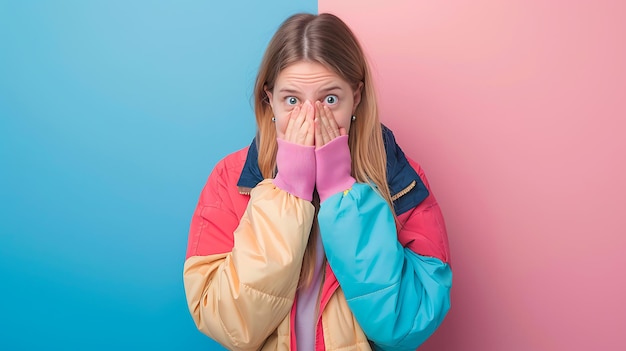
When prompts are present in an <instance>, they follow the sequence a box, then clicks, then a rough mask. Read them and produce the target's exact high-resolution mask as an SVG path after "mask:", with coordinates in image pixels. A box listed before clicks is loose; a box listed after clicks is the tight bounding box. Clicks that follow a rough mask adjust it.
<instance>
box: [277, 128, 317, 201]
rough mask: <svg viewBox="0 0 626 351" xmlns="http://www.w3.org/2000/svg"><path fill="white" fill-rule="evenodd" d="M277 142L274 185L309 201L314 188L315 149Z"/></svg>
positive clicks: (286, 142)
mask: <svg viewBox="0 0 626 351" xmlns="http://www.w3.org/2000/svg"><path fill="white" fill-rule="evenodd" d="M277 140H278V151H277V153H276V166H277V168H278V173H277V174H276V178H274V181H273V183H274V185H276V186H277V187H279V188H280V189H282V190H284V191H286V192H288V193H289V194H291V195H294V196H297V197H299V198H301V199H304V200H307V201H311V200H312V199H313V188H314V187H315V169H316V165H315V147H314V146H304V145H300V144H294V143H290V142H288V141H285V140H282V139H277Z"/></svg>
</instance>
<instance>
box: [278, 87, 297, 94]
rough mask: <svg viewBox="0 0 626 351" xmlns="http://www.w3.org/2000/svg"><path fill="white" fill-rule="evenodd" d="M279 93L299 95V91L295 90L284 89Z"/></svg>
mask: <svg viewBox="0 0 626 351" xmlns="http://www.w3.org/2000/svg"><path fill="white" fill-rule="evenodd" d="M278 93H288V94H298V93H299V91H298V90H295V89H289V88H282V89H280V90H279V91H278Z"/></svg>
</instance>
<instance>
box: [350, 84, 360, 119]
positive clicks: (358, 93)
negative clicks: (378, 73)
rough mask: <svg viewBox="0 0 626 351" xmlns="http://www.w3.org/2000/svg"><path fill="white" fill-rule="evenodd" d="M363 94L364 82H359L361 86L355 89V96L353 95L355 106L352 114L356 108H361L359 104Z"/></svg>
mask: <svg viewBox="0 0 626 351" xmlns="http://www.w3.org/2000/svg"><path fill="white" fill-rule="evenodd" d="M362 92H363V82H359V85H358V86H357V87H356V89H354V93H353V94H354V95H353V100H354V106H353V107H352V113H354V112H355V111H356V108H357V107H358V106H359V103H360V102H361V93H362Z"/></svg>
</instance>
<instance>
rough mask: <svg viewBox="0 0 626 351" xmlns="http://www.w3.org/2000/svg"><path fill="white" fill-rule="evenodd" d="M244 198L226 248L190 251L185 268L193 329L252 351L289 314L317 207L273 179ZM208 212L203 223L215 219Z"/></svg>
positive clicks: (211, 223) (228, 345) (215, 221)
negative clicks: (192, 253)
mask: <svg viewBox="0 0 626 351" xmlns="http://www.w3.org/2000/svg"><path fill="white" fill-rule="evenodd" d="M250 196H251V198H250V201H249V203H248V206H247V208H246V211H245V212H244V214H243V217H242V218H241V220H240V222H239V226H238V227H237V228H236V229H235V231H234V233H233V239H234V245H233V248H232V251H230V252H226V253H219V254H212V255H208V256H190V257H188V258H187V260H186V261H185V265H184V272H183V277H184V284H185V293H186V296H187V303H188V305H189V310H190V312H191V315H192V317H193V319H194V321H195V323H196V325H197V327H198V329H199V330H200V331H202V332H203V333H205V334H207V335H208V336H210V337H211V338H213V339H214V340H216V341H217V342H219V343H220V344H222V345H223V346H224V347H226V348H228V349H230V350H257V349H258V348H259V347H261V345H262V344H263V342H264V341H265V340H266V338H267V337H268V336H269V335H270V334H272V332H273V331H274V330H275V329H276V328H277V326H278V325H279V324H280V322H281V321H283V320H284V319H285V317H286V316H287V315H288V314H289V312H290V310H291V307H292V305H293V302H294V297H295V293H296V288H297V285H298V278H299V276H300V268H301V264H302V257H303V255H304V250H305V248H306V244H307V241H308V237H309V233H310V230H311V225H312V222H313V217H314V212H315V209H314V207H313V205H312V204H311V203H310V202H308V201H306V200H303V199H300V198H298V197H296V196H293V195H290V194H289V193H287V192H285V191H283V190H280V189H279V188H277V187H276V186H275V185H274V184H273V183H272V181H271V180H264V181H263V182H261V183H259V184H258V185H257V186H256V187H255V188H254V189H253V190H252V192H251V194H250ZM214 217H216V218H206V217H203V218H202V220H203V221H207V224H208V225H205V226H202V227H204V228H211V227H215V225H216V224H219V222H220V218H219V217H220V216H214ZM200 235H206V236H209V239H210V236H211V235H212V234H211V233H210V232H209V231H208V230H207V231H206V232H201V233H200Z"/></svg>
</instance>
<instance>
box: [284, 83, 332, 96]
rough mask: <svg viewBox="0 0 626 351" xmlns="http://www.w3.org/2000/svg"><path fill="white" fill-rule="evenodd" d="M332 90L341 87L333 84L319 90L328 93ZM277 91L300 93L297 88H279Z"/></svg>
mask: <svg viewBox="0 0 626 351" xmlns="http://www.w3.org/2000/svg"><path fill="white" fill-rule="evenodd" d="M333 90H342V89H341V87H340V86H338V85H333V86H330V87H328V88H324V89H321V90H320V93H328V92H330V91H333ZM278 93H279V94H280V93H283V94H284V93H287V94H294V95H295V94H299V93H300V91H299V90H296V89H291V88H282V89H280V90H279V91H278Z"/></svg>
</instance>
